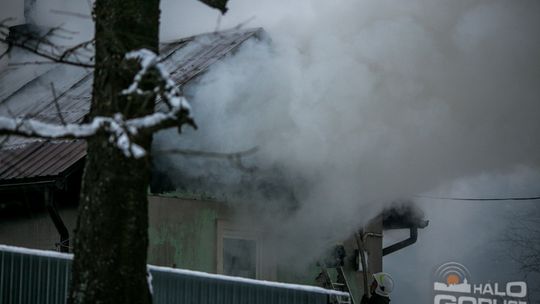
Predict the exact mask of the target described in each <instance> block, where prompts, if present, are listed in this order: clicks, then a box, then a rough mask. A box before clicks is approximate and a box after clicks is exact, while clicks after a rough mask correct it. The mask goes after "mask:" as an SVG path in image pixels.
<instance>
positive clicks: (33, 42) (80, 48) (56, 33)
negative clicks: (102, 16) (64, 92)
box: [0, 20, 94, 68]
mask: <svg viewBox="0 0 540 304" xmlns="http://www.w3.org/2000/svg"><path fill="white" fill-rule="evenodd" d="M8 21H9V20H4V21H2V22H0V33H1V35H0V43H3V44H5V45H7V50H6V51H5V52H3V53H2V54H0V58H2V57H3V56H5V55H7V54H8V53H9V52H10V51H11V50H12V49H13V47H18V48H20V49H23V50H27V51H29V52H32V53H34V54H36V55H38V56H40V57H42V58H45V59H48V60H50V61H51V62H55V63H63V64H69V65H74V66H79V67H85V68H93V67H94V65H93V63H92V60H93V50H92V49H91V48H90V47H89V46H91V45H92V44H93V42H94V41H93V39H92V40H90V41H85V42H82V43H79V44H77V45H75V46H72V47H60V46H57V45H55V44H54V43H53V42H51V41H50V38H51V37H63V38H65V39H69V38H70V37H66V36H63V35H62V34H61V33H68V34H73V33H72V32H69V31H67V30H65V29H62V28H61V27H54V28H51V29H49V30H47V31H46V32H45V33H44V34H41V35H40V34H37V33H33V32H31V31H28V32H24V31H21V32H20V33H17V35H18V37H16V38H13V37H10V36H9V35H8V33H9V31H10V28H9V26H7V25H6V23H7V22H8ZM82 52H86V53H87V54H82ZM81 57H84V58H81ZM33 63H34V64H36V63H37V62H33ZM39 63H40V64H41V62H39ZM21 64H24V63H17V64H16V65H21Z"/></svg>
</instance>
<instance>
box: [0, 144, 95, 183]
mask: <svg viewBox="0 0 540 304" xmlns="http://www.w3.org/2000/svg"><path fill="white" fill-rule="evenodd" d="M85 155H86V143H85V142H84V141H83V140H76V141H65V142H48V141H35V142H32V143H29V144H28V145H24V146H20V147H17V148H14V149H2V150H0V180H5V181H8V180H14V179H22V178H36V177H52V176H58V175H60V174H61V173H62V172H64V171H65V170H67V169H68V168H70V167H71V166H73V165H74V164H75V163H77V161H79V160H81V159H82V158H83V157H84V156H85Z"/></svg>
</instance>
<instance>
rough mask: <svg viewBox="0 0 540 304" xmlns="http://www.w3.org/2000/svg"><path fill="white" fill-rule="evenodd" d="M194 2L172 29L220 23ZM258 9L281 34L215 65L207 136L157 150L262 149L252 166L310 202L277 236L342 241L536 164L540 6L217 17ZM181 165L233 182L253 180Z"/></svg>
mask: <svg viewBox="0 0 540 304" xmlns="http://www.w3.org/2000/svg"><path fill="white" fill-rule="evenodd" d="M185 3H186V2H181V3H180V4H178V6H179V7H174V5H173V4H172V3H169V2H167V1H165V2H164V5H171V6H172V7H174V9H172V8H170V9H167V10H166V11H177V12H180V15H179V16H177V17H178V18H177V19H175V20H174V21H173V20H171V19H167V18H166V17H167V15H165V19H164V22H163V24H164V26H163V27H164V35H165V36H169V35H170V36H185V35H186V34H194V33H196V32H197V31H204V30H206V31H208V30H210V31H211V30H213V29H214V27H215V25H216V17H215V15H214V13H212V12H208V11H205V10H201V11H200V12H201V13H200V14H194V13H193V11H192V10H191V8H190V9H189V12H190V16H191V17H186V19H183V18H181V17H182V13H181V12H182V11H184V12H185V13H186V14H187V11H188V9H185V10H182V6H183V5H185ZM197 5H198V4H197ZM197 5H195V4H193V5H188V6H197ZM201 9H202V8H201ZM251 16H255V19H254V21H253V22H252V23H251V24H250V26H263V27H264V29H265V30H266V31H267V32H268V33H269V36H270V37H271V39H272V42H271V43H270V44H269V43H267V42H264V41H263V42H259V43H257V42H251V43H248V44H247V45H245V46H244V47H243V48H242V49H241V50H240V51H239V52H238V53H237V54H236V55H235V56H233V57H231V58H229V59H227V60H225V61H224V62H222V63H221V64H219V65H218V66H216V67H214V68H213V69H212V70H211V72H210V73H209V74H207V75H206V76H205V77H204V78H203V79H202V80H201V82H200V84H199V85H198V86H197V87H196V88H195V89H194V92H192V93H193V98H192V99H193V100H192V102H193V104H194V107H195V117H196V120H197V122H198V124H199V125H200V130H198V131H196V132H188V134H187V135H184V137H183V138H180V139H171V137H170V134H172V132H171V133H167V134H162V136H160V137H158V139H157V145H160V146H167V147H170V146H171V145H173V146H174V145H178V144H177V143H179V145H180V146H181V147H184V148H201V149H205V150H214V151H216V150H217V151H238V150H243V149H246V148H249V147H252V146H258V147H260V151H259V152H258V154H257V155H256V156H254V160H253V161H254V163H255V164H256V166H257V167H259V168H261V169H262V171H263V172H265V170H266V171H269V170H271V169H272V168H278V169H279V171H280V172H281V174H282V175H284V178H286V182H287V183H288V184H289V185H290V186H291V188H292V189H293V192H294V196H295V198H296V199H297V200H298V201H299V206H300V207H299V209H298V210H296V213H294V215H292V216H291V215H288V218H287V219H286V221H285V222H283V221H282V220H283V218H280V221H279V225H276V226H274V228H273V229H276V230H278V231H277V234H278V235H280V237H281V239H283V236H284V235H287V237H286V238H285V239H291V240H293V241H294V242H295V243H297V242H298V241H299V240H306V242H308V243H310V244H312V243H311V241H312V240H314V239H315V238H321V239H324V240H327V241H328V240H332V239H338V238H340V237H341V238H342V237H344V236H346V235H347V234H348V233H350V231H351V230H352V229H354V228H356V227H357V225H358V224H361V223H364V222H365V221H366V220H368V219H369V218H371V217H372V216H373V215H375V214H377V213H378V212H379V211H380V210H381V208H382V207H384V205H385V204H386V203H389V202H391V201H392V200H394V199H398V198H403V197H412V196H414V195H417V194H420V193H423V192H426V191H430V190H432V189H433V188H435V187H437V186H438V185H439V184H440V183H443V182H447V181H451V180H454V179H458V178H461V177H466V176H469V175H477V174H481V173H500V172H506V171H509V170H513V169H514V168H515V166H518V165H521V166H527V167H530V168H532V169H533V170H538V169H539V166H540V141H539V140H538V132H539V131H540V119H539V117H538V115H539V113H540V60H539V59H538V54H540V35H538V29H539V28H540V2H538V1H512V2H508V1H457V2H456V1H452V2H450V1H420V0H418V1H406V2H403V1H309V0H303V1H295V2H294V3H293V4H290V1H269V2H265V3H260V2H259V1H256V3H255V1H234V0H233V1H231V2H230V16H225V17H224V18H223V19H222V20H221V27H222V28H223V27H227V26H230V25H235V24H237V23H238V22H242V21H244V20H247V19H249V18H250V17H251ZM203 21H207V24H205V22H203ZM197 26H200V27H197ZM182 29H187V30H188V31H189V32H184V31H182ZM173 142H174V143H175V144H173ZM171 162H173V163H175V164H176V165H177V166H178V169H179V171H181V172H183V174H187V175H190V174H193V175H195V176H199V177H200V178H202V179H218V180H221V182H223V183H225V184H226V183H229V184H235V183H239V182H240V181H241V180H242V179H243V178H245V177H242V174H241V173H231V171H232V170H230V168H228V169H227V170H221V171H220V169H215V170H214V169H213V167H211V166H205V164H202V163H200V162H189V161H186V160H185V159H181V158H174V159H173V160H172V161H171ZM255 175H256V174H255ZM254 197H255V196H254ZM260 199H261V198H260V197H257V200H260ZM262 203H268V202H262ZM272 216H273V215H272ZM278 227H279V228H278ZM292 228H296V229H292ZM313 243H316V242H313ZM312 249H313V250H316V246H314V247H312Z"/></svg>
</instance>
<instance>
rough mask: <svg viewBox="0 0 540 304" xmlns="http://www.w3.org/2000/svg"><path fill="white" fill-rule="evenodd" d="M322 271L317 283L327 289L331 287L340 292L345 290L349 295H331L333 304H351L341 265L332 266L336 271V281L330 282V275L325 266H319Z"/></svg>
mask: <svg viewBox="0 0 540 304" xmlns="http://www.w3.org/2000/svg"><path fill="white" fill-rule="evenodd" d="M321 268H322V271H321V274H320V275H319V283H320V284H321V285H322V286H323V287H324V288H328V289H332V290H335V291H340V292H346V293H348V294H349V295H348V296H338V295H336V296H333V303H334V304H353V303H352V301H351V298H352V297H351V295H350V289H349V285H348V283H347V279H346V277H345V275H344V273H343V268H342V267H336V268H333V267H332V268H333V269H335V270H336V272H337V280H336V282H332V279H331V276H330V275H329V273H328V269H327V268H326V267H321Z"/></svg>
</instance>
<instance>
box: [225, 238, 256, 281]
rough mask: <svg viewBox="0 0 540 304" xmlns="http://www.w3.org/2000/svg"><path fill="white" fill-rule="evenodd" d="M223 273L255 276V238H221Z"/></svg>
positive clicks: (248, 276)
mask: <svg viewBox="0 0 540 304" xmlns="http://www.w3.org/2000/svg"><path fill="white" fill-rule="evenodd" d="M223 274H225V275H230V276H238V277H244V278H251V279H255V278H257V243H256V241H255V240H248V239H239V238H229V237H224V238H223Z"/></svg>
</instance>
